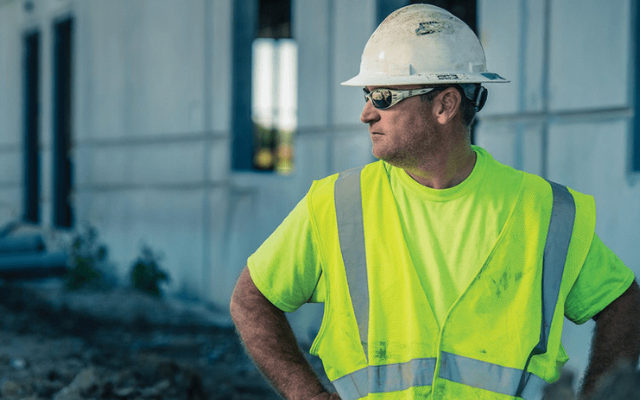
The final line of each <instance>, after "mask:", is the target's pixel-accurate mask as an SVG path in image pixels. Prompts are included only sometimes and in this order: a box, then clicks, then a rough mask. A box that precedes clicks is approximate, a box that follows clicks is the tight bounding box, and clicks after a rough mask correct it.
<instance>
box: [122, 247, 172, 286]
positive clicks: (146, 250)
mask: <svg viewBox="0 0 640 400" xmlns="http://www.w3.org/2000/svg"><path fill="white" fill-rule="evenodd" d="M161 258H162V256H161V255H160V254H157V253H155V252H154V251H153V250H152V249H151V248H150V247H149V246H147V245H142V248H141V254H140V256H138V258H137V259H136V261H135V262H134V263H133V265H132V267H131V283H132V284H133V287H134V288H135V289H137V290H140V291H142V292H144V293H147V294H150V295H152V296H156V297H160V296H161V295H162V291H161V290H160V283H161V282H164V281H169V275H168V274H167V273H166V272H165V271H163V270H162V269H161V268H160V265H159V263H160V259H161Z"/></svg>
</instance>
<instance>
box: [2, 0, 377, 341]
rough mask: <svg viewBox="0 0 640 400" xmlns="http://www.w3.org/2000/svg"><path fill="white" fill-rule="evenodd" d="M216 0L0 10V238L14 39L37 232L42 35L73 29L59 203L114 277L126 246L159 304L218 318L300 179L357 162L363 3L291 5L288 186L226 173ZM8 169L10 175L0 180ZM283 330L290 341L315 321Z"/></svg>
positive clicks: (48, 47)
mask: <svg viewBox="0 0 640 400" xmlns="http://www.w3.org/2000/svg"><path fill="white" fill-rule="evenodd" d="M232 3H233V2H232V1H231V0H210V1H209V0H194V1H188V2H184V1H181V0H153V1H142V0H140V1H130V0H108V1H107V0H104V1H91V2H87V1H80V0H42V1H34V2H33V3H32V4H33V5H34V7H33V9H32V10H31V11H27V9H26V7H25V5H26V0H0V70H2V71H3V73H2V74H0V91H1V92H2V96H0V120H1V121H3V122H2V124H0V167H2V169H0V171H5V172H0V188H2V190H0V224H1V223H2V222H3V221H7V222H8V221H9V220H13V219H16V218H19V217H20V214H21V212H22V210H21V207H22V205H21V196H22V195H21V190H22V176H21V174H22V172H21V168H22V149H21V146H22V135H23V133H22V117H21V112H22V111H21V110H22V100H21V96H22V81H21V79H22V65H21V61H20V60H21V52H22V42H21V35H23V33H24V32H25V31H27V30H31V29H37V30H39V31H40V33H41V39H42V41H41V75H42V81H41V94H40V96H41V100H42V105H41V106H42V114H41V151H40V156H41V190H42V198H41V202H40V205H41V212H42V214H43V220H42V225H43V228H44V229H50V228H52V222H51V220H52V218H51V210H50V209H51V201H50V197H51V196H50V193H51V189H52V188H51V185H52V182H53V177H52V168H51V161H52V160H51V149H50V147H51V143H52V135H53V132H52V115H51V110H52V104H51V98H52V80H51V75H52V60H51V59H52V48H53V45H52V40H53V38H52V27H53V23H54V21H55V20H56V19H57V18H60V17H63V16H72V17H73V18H74V29H75V34H74V43H73V45H74V54H73V88H74V93H73V96H74V97H73V116H74V120H73V153H72V159H73V163H74V193H73V204H74V212H75V217H76V224H77V226H78V227H80V226H82V225H83V224H85V223H90V224H92V225H93V226H95V227H96V228H97V230H98V233H99V237H100V239H101V240H102V241H103V242H104V243H105V244H107V246H108V247H109V250H110V258H111V260H112V261H113V262H114V264H115V265H116V267H117V269H118V272H119V274H120V275H121V276H122V277H123V278H124V277H125V276H126V274H127V273H128V271H129V268H130V265H131V263H132V262H133V260H134V259H135V257H136V256H137V254H138V252H139V249H140V246H141V244H142V243H146V244H148V245H149V246H151V248H152V249H155V250H159V251H160V252H161V253H162V254H163V255H164V258H163V260H162V266H163V267H164V268H165V269H166V270H167V271H168V272H169V275H170V276H171V279H172V281H171V283H170V285H169V286H168V289H169V291H170V292H172V293H175V294H180V295H182V296H188V297H196V298H200V299H203V300H205V301H207V302H210V303H212V304H214V305H216V306H218V307H220V308H222V309H224V308H226V307H227V305H228V302H229V297H230V295H231V291H232V288H233V285H234V283H235V279H236V278H237V276H238V275H239V273H240V271H241V269H242V268H243V266H244V265H245V263H246V259H247V257H248V256H249V255H250V254H251V253H252V252H253V251H254V250H255V249H256V248H257V247H258V246H259V245H260V244H261V243H262V241H263V240H264V239H266V237H267V236H268V235H269V234H270V233H271V232H272V231H273V230H274V229H275V228H276V227H277V226H278V224H279V223H280V222H281V221H282V219H283V218H284V217H285V216H286V215H287V213H288V212H289V211H290V210H291V209H292V208H293V207H294V205H295V204H296V203H297V202H298V201H299V200H300V199H301V198H302V196H304V194H305V193H306V191H307V190H308V188H309V186H310V185H311V182H312V180H313V179H319V178H322V177H324V176H326V175H329V174H331V173H334V172H337V171H340V170H344V169H347V168H351V167H353V166H356V165H361V164H364V163H367V162H369V161H371V160H372V156H371V153H370V143H369V138H368V135H367V130H366V127H365V126H364V125H362V124H361V123H360V122H359V115H360V111H361V107H362V106H363V101H362V95H361V93H360V91H359V90H358V89H354V88H347V87H341V86H340V85H339V83H340V82H342V81H344V80H346V79H348V78H350V77H351V76H353V75H355V74H356V73H357V71H358V67H359V62H360V54H361V51H362V48H363V47H364V44H365V42H366V40H367V39H368V37H369V35H370V34H371V32H373V29H374V28H375V2H372V1H369V0H357V1H356V0H354V1H349V2H343V1H338V0H327V1H316V0H296V1H294V2H293V9H292V16H293V30H294V38H295V39H296V40H297V41H298V46H299V87H298V101H299V102H298V122H299V129H298V131H299V132H298V133H297V136H296V143H295V160H294V161H295V172H294V173H293V174H291V175H289V176H278V175H271V174H265V173H250V172H236V171H232V170H231V169H230V161H231V160H230V154H231V151H230V150H231V148H230V146H231V132H230V129H231V128H230V126H231V108H230V107H231V101H230V96H231V82H232V76H233V75H232V74H233V69H232V65H231V60H232V54H233V53H232V52H233V44H232V34H233V32H232V29H233V26H232V24H231V23H230V21H231V20H232V16H233V8H232ZM6 171H11V172H6ZM306 309H307V310H305V311H301V312H299V313H296V315H294V316H293V317H292V319H293V323H294V325H295V326H296V329H297V330H298V331H299V332H301V333H302V334H303V335H305V334H307V333H308V332H311V331H313V329H314V328H313V324H311V322H310V321H312V320H317V316H318V313H319V310H318V307H313V306H311V307H308V308H306Z"/></svg>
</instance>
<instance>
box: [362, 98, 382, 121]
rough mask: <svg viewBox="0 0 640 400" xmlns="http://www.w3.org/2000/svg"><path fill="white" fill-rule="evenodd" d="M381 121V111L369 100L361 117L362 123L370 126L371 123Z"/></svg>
mask: <svg viewBox="0 0 640 400" xmlns="http://www.w3.org/2000/svg"><path fill="white" fill-rule="evenodd" d="M379 119H380V110H378V109H377V108H375V107H374V106H373V103H372V102H371V100H367V102H366V103H365V104H364V109H363V110H362V114H361V115H360V121H361V122H362V123H363V124H370V123H371V122H375V121H377V120H379Z"/></svg>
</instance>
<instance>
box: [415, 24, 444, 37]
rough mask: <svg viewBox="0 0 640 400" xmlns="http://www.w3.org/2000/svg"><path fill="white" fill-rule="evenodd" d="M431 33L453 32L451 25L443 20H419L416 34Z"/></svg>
mask: <svg viewBox="0 0 640 400" xmlns="http://www.w3.org/2000/svg"><path fill="white" fill-rule="evenodd" d="M433 33H453V26H452V25H451V24H449V23H447V22H444V21H426V22H420V24H419V25H418V27H417V28H416V35H418V36H422V35H431V34H433Z"/></svg>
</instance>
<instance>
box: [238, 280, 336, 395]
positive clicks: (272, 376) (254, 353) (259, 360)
mask: <svg viewBox="0 0 640 400" xmlns="http://www.w3.org/2000/svg"><path fill="white" fill-rule="evenodd" d="M231 316H232V318H233V321H234V323H235V325H236V328H237V329H238V332H239V333H240V336H241V338H242V341H243V343H244V345H245V347H246V349H247V352H248V353H249V355H250V356H251V357H252V358H253V360H254V362H255V363H256V365H257V366H258V368H259V369H260V370H261V371H262V373H263V374H264V375H265V376H266V377H267V378H268V379H269V380H270V381H271V384H272V385H273V386H274V388H275V389H276V390H277V391H278V392H279V393H280V395H282V396H283V397H284V398H286V399H292V400H293V399H296V400H297V399H303V400H308V399H317V400H320V399H329V398H330V397H329V394H328V393H327V392H326V391H325V389H324V388H323V386H322V383H321V382H320V380H319V379H318V378H317V376H316V374H315V373H314V371H313V369H312V368H311V366H310V365H309V363H308V362H307V360H306V358H305V357H304V355H303V354H302V351H301V350H300V348H299V347H298V343H297V341H296V338H295V336H294V334H293V331H292V330H291V326H290V325H289V323H288V321H287V319H286V317H285V316H284V313H283V312H282V311H281V310H280V309H278V308H277V307H275V306H274V305H273V304H271V303H270V302H269V300H267V299H266V298H265V297H264V296H263V295H262V293H260V291H259V290H258V289H257V288H256V286H255V285H254V283H253V281H252V280H251V276H250V275H249V271H248V269H247V268H245V269H244V271H243V272H242V274H241V275H240V279H238V283H237V285H236V288H235V290H234V292H233V297H232V299H231ZM331 398H337V397H331Z"/></svg>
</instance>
